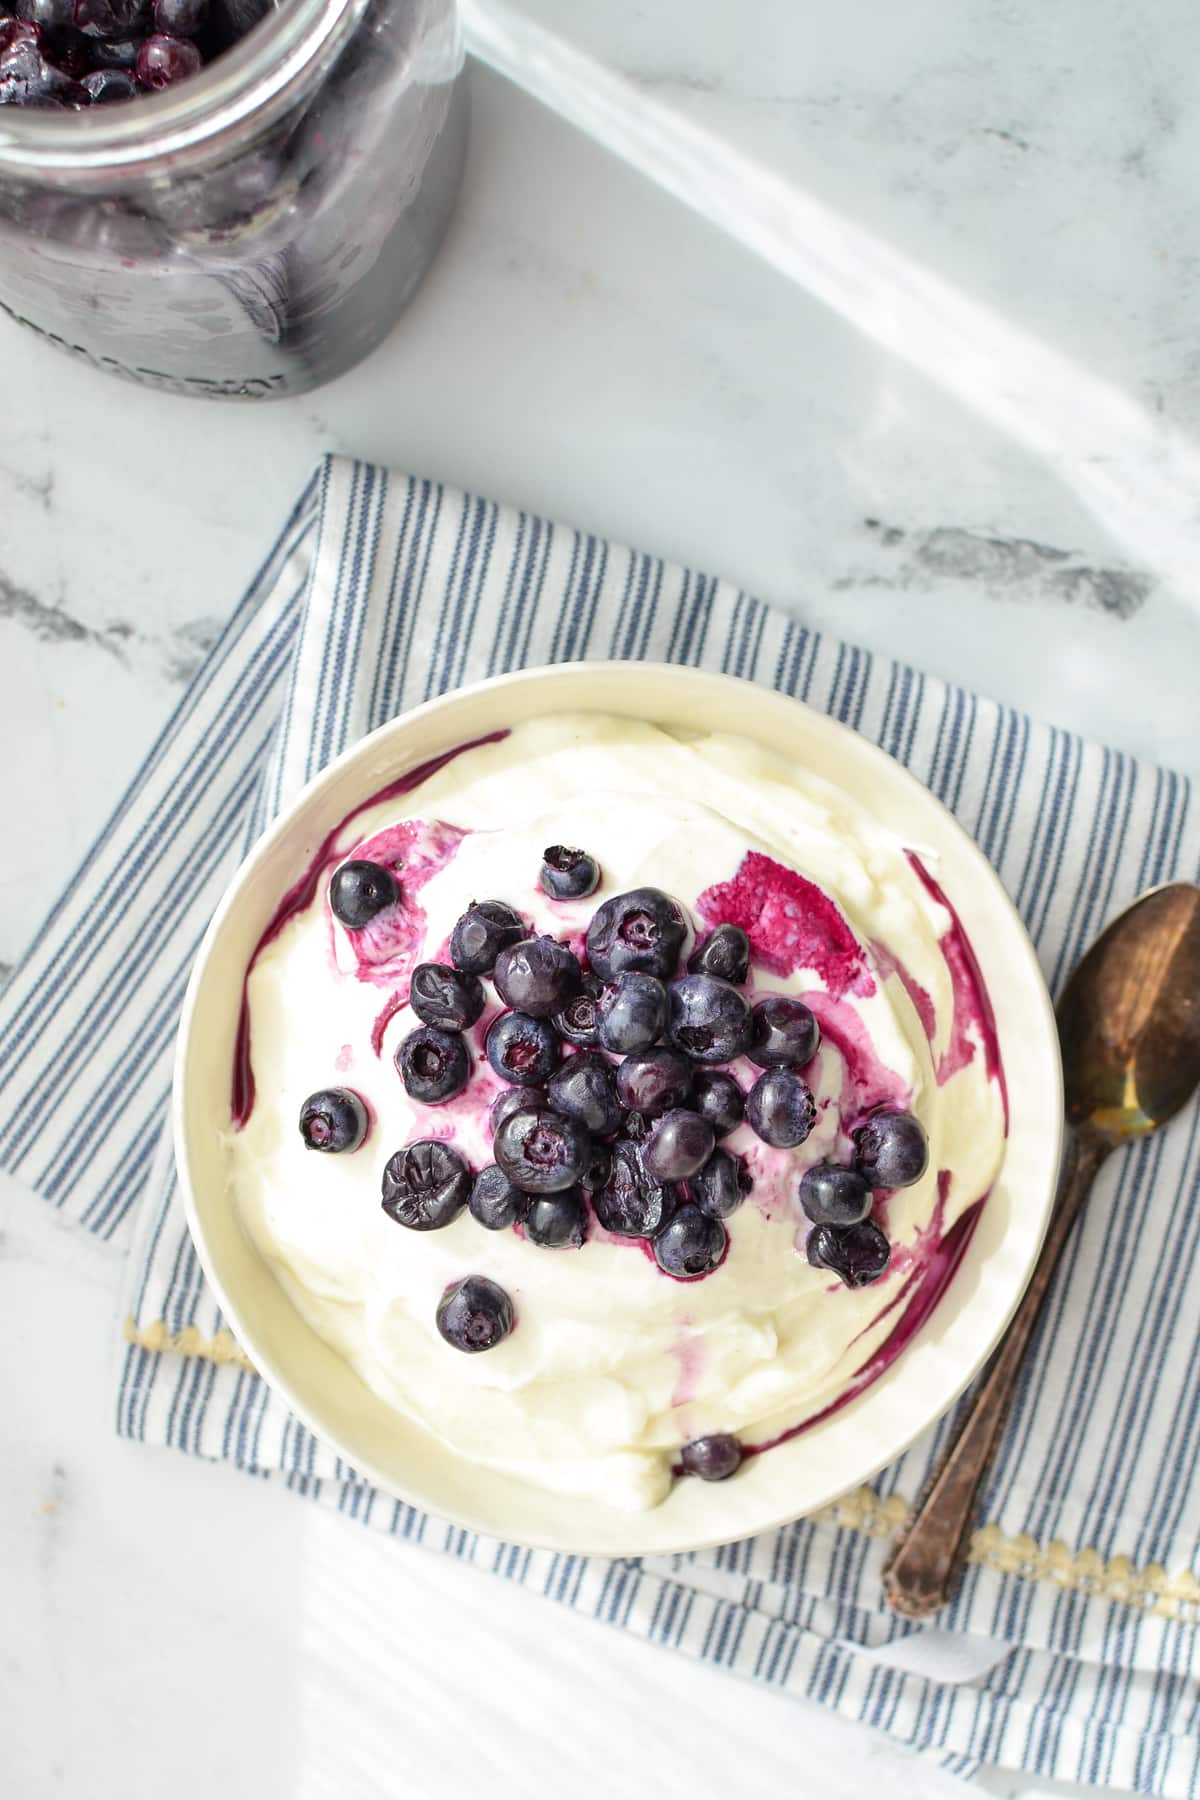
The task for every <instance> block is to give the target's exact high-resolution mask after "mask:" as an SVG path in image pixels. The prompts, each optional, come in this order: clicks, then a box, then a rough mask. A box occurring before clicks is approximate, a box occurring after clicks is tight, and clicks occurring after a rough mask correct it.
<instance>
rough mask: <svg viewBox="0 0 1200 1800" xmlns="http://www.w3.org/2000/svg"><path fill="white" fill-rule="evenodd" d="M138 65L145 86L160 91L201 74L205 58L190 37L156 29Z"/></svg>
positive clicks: (148, 39) (145, 45) (140, 55)
mask: <svg viewBox="0 0 1200 1800" xmlns="http://www.w3.org/2000/svg"><path fill="white" fill-rule="evenodd" d="M134 67H135V69H136V70H137V78H138V80H139V81H140V82H141V84H142V86H143V87H144V88H150V89H151V90H153V91H155V92H157V91H159V90H160V89H162V88H169V87H174V86H175V83H176V82H177V81H186V80H187V78H188V76H189V75H197V74H199V72H200V70H201V69H202V68H203V67H204V58H203V57H202V56H201V54H200V51H199V50H198V49H197V47H196V45H195V44H193V43H192V40H191V39H190V38H177V37H166V36H164V35H163V33H161V32H156V33H155V34H154V36H153V37H148V38H147V39H146V41H145V43H144V44H143V45H142V47H141V49H140V50H139V51H138V54H137V62H136V63H135V64H134Z"/></svg>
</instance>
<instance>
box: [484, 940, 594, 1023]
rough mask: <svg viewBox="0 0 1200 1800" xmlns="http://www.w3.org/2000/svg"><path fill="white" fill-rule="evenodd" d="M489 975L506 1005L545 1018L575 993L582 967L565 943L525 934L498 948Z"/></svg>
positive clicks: (535, 1016)
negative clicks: (502, 948) (499, 950)
mask: <svg viewBox="0 0 1200 1800" xmlns="http://www.w3.org/2000/svg"><path fill="white" fill-rule="evenodd" d="M492 979H493V980H494V981H495V983H496V992H497V993H498V994H499V995H500V998H501V999H502V1000H503V1001H504V1003H505V1005H506V1006H511V1007H513V1008H514V1009H515V1010H516V1011H517V1012H525V1013H531V1014H532V1015H533V1017H534V1018H535V1019H548V1018H549V1017H550V1016H551V1014H552V1013H556V1012H560V1011H561V1010H562V1008H563V1007H564V1006H565V1005H566V1004H567V1002H568V1001H569V1000H571V999H573V998H574V996H575V995H576V994H577V993H578V991H579V988H580V985H581V983H582V980H583V971H582V970H581V969H580V967H579V964H578V963H577V962H576V960H575V958H574V957H573V956H572V954H571V952H570V950H569V949H568V947H567V946H566V944H560V943H558V942H557V941H556V939H554V938H552V937H527V938H522V939H521V940H520V941H519V942H518V943H515V944H510V945H509V946H508V947H507V949H504V950H502V951H501V952H500V954H499V956H498V957H497V958H496V967H495V970H494V972H493V977H492Z"/></svg>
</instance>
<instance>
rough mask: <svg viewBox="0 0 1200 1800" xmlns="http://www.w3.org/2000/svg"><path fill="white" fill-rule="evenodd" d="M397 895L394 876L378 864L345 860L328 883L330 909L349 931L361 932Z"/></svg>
mask: <svg viewBox="0 0 1200 1800" xmlns="http://www.w3.org/2000/svg"><path fill="white" fill-rule="evenodd" d="M398 898H399V889H398V887H397V886H396V878H395V876H394V875H393V874H392V871H391V870H390V869H385V868H384V867H383V865H382V864H381V863H374V862H365V861H362V860H356V861H352V862H344V863H343V864H342V866H341V868H340V869H337V870H335V871H334V876H333V880H332V881H331V882H330V884H329V908H330V911H331V912H332V913H333V916H334V918H335V919H336V920H337V921H338V923H339V924H341V925H344V926H345V927H346V929H347V930H348V931H361V930H362V928H363V926H364V925H369V924H370V923H371V920H372V919H377V918H378V917H379V915H380V913H381V912H385V911H386V910H387V908H388V907H389V906H395V904H396V901H397V899H398Z"/></svg>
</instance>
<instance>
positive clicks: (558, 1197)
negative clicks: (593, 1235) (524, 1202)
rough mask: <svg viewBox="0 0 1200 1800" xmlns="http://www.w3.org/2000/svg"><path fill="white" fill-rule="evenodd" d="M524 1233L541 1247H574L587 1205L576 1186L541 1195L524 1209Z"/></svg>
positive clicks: (584, 1227) (580, 1234) (580, 1239)
mask: <svg viewBox="0 0 1200 1800" xmlns="http://www.w3.org/2000/svg"><path fill="white" fill-rule="evenodd" d="M523 1223H524V1231H525V1236H526V1237H527V1238H528V1239H529V1241H530V1243H531V1244H537V1245H539V1246H540V1247H541V1248H542V1249H543V1250H565V1249H567V1248H568V1247H570V1248H571V1249H574V1250H578V1248H579V1246H580V1245H581V1244H582V1242H583V1240H584V1235H585V1233H586V1230H587V1207H586V1206H585V1205H584V1203H583V1196H582V1195H581V1194H580V1192H579V1190H578V1188H567V1189H566V1191H565V1192H563V1193H561V1194H545V1195H542V1196H540V1197H538V1198H536V1199H533V1200H531V1201H530V1202H529V1204H528V1206H527V1207H526V1209H525V1218H524V1222H523Z"/></svg>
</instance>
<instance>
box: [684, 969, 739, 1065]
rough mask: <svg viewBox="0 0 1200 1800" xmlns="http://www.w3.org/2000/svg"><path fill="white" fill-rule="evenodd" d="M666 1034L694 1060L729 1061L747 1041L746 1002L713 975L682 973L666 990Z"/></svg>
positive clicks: (703, 1061)
mask: <svg viewBox="0 0 1200 1800" xmlns="http://www.w3.org/2000/svg"><path fill="white" fill-rule="evenodd" d="M667 996H668V1000H669V1003H670V1023H669V1025H668V1027H667V1035H668V1037H669V1038H670V1040H671V1042H672V1043H673V1044H674V1046H675V1048H676V1049H677V1050H682V1051H683V1052H684V1054H685V1055H686V1056H690V1057H691V1058H692V1060H693V1061H694V1062H702V1063H723V1062H732V1061H733V1059H734V1057H735V1056H741V1054H742V1052H743V1051H744V1050H745V1049H746V1046H747V1045H748V1044H749V1042H750V1031H751V1019H750V1003H749V1001H748V1000H747V999H746V997H745V995H744V994H741V993H739V992H738V990H737V988H735V987H733V986H731V984H730V983H729V982H728V981H720V980H718V978H717V977H716V976H715V975H683V976H681V977H680V979H679V980H678V981H673V982H672V983H671V985H670V987H669V988H668V990H667Z"/></svg>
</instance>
